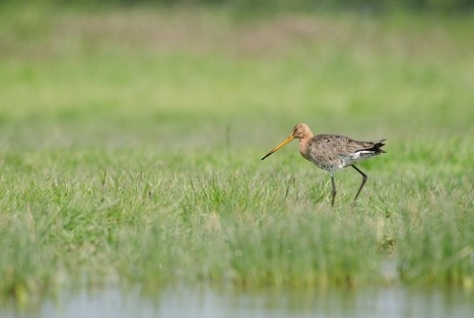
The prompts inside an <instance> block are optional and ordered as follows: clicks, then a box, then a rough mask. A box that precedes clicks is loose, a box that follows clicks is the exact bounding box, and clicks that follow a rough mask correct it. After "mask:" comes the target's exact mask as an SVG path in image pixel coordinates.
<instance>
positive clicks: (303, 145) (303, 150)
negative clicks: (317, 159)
mask: <svg viewBox="0 0 474 319" xmlns="http://www.w3.org/2000/svg"><path fill="white" fill-rule="evenodd" d="M311 137H313V136H308V135H306V136H305V137H303V138H300V141H299V149H300V154H301V156H303V157H304V158H306V159H307V160H308V161H309V160H310V156H309V141H310V139H311Z"/></svg>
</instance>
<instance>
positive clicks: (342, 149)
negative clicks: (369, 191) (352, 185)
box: [262, 123, 385, 206]
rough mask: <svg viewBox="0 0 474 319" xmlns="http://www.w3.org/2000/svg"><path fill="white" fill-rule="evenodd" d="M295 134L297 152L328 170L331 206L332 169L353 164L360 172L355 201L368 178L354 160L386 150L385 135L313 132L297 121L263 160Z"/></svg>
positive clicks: (334, 185)
mask: <svg viewBox="0 0 474 319" xmlns="http://www.w3.org/2000/svg"><path fill="white" fill-rule="evenodd" d="M295 138H297V139H299V140H300V144H299V149H300V154H301V155H302V156H303V157H304V158H306V159H307V160H308V161H310V162H311V163H313V164H315V165H316V166H317V167H319V168H321V169H324V170H326V171H328V172H329V174H331V183H332V201H331V206H334V200H335V199H336V193H337V191H336V184H335V183H334V172H335V171H336V170H339V169H343V168H345V167H347V166H352V167H353V168H354V169H355V170H356V171H357V172H359V174H361V175H362V183H361V184H360V187H359V190H358V191H357V194H356V196H355V198H354V201H355V200H356V199H357V197H358V196H359V194H360V191H361V190H362V188H363V187H364V184H365V182H366V181H367V175H366V174H364V172H362V171H361V170H360V169H358V168H357V167H356V166H355V165H354V163H357V162H361V161H363V160H366V159H368V158H370V157H372V156H375V155H379V154H382V153H385V151H384V150H382V148H381V147H382V146H384V145H385V144H384V141H385V139H383V140H379V141H376V142H363V141H356V140H353V139H351V138H349V137H346V136H342V135H328V134H320V135H313V132H311V129H310V128H309V127H308V125H306V124H304V123H300V124H297V125H296V126H295V127H294V128H293V132H292V133H291V134H290V136H288V138H287V139H286V140H284V141H283V142H281V143H280V144H278V145H277V146H276V147H275V148H274V149H272V150H271V151H270V152H268V154H267V155H265V156H264V157H262V161H263V160H264V159H265V158H267V157H268V156H270V155H272V154H273V153H275V152H276V151H278V150H279V149H280V148H282V147H283V146H285V145H286V144H288V143H289V142H291V141H292V140H293V139H295Z"/></svg>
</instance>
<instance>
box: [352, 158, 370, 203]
mask: <svg viewBox="0 0 474 319" xmlns="http://www.w3.org/2000/svg"><path fill="white" fill-rule="evenodd" d="M351 166H352V167H354V169H355V170H356V171H358V172H359V173H360V175H362V183H361V184H360V187H359V190H358V191H357V194H356V196H355V197H354V201H355V200H356V199H357V197H358V196H359V194H360V191H361V190H362V187H364V184H365V182H367V175H365V174H364V172H362V171H361V170H360V169H358V168H357V167H356V166H355V165H354V164H351Z"/></svg>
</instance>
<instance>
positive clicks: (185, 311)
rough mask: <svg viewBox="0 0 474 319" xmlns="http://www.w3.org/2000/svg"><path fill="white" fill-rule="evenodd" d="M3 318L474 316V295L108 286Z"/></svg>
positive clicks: (4, 312)
mask: <svg viewBox="0 0 474 319" xmlns="http://www.w3.org/2000/svg"><path fill="white" fill-rule="evenodd" d="M0 316H2V317H14V316H36V317H472V316H474V292H472V293H469V292H463V291H460V290H439V289H434V290H433V289H431V290H430V289H424V290H422V289H405V288H400V287H395V288H383V289H364V290H354V291H347V290H331V291H329V292H318V291H312V292H299V291H273V290H271V289H268V290H260V291H258V292H248V291H247V292H243V291H235V290H232V289H213V288H203V287H201V288H200V287H194V288H190V287H178V288H172V289H171V288H170V289H164V290H163V291H161V292H160V293H157V294H152V295H150V294H148V295H143V294H141V293H140V292H139V290H138V289H135V290H131V291H128V292H124V291H123V290H121V289H119V288H117V287H108V288H107V289H102V290H98V291H92V292H81V293H72V294H64V295H61V296H60V297H59V298H57V299H56V300H55V301H45V302H44V303H43V304H42V305H40V306H39V307H37V308H35V309H29V310H19V311H18V310H16V311H15V310H12V309H9V310H8V309H0Z"/></svg>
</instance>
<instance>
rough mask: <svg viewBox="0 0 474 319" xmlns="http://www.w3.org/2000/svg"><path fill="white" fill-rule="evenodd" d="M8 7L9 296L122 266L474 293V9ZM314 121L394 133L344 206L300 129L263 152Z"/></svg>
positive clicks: (0, 227) (193, 277)
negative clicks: (266, 12)
mask: <svg viewBox="0 0 474 319" xmlns="http://www.w3.org/2000/svg"><path fill="white" fill-rule="evenodd" d="M0 19H2V21H6V22H5V23H6V26H7V27H6V28H2V31H0V56H1V59H0V104H1V111H0V133H1V134H0V172H1V173H0V251H1V255H2V258H1V259H0V296H1V297H0V299H1V300H7V299H8V297H11V296H13V297H14V298H16V300H18V301H19V302H20V304H21V303H26V302H30V301H32V300H33V301H35V300H38V299H39V298H40V296H48V295H54V294H56V293H59V292H60V291H61V289H64V288H65V287H72V286H76V287H83V286H85V285H87V286H89V285H91V286H99V285H101V284H107V283H109V282H116V281H119V282H120V283H123V284H124V285H127V284H136V283H138V284H139V285H141V286H142V287H143V288H144V289H148V290H152V291H154V290H157V289H160V288H161V287H163V286H165V285H170V284H173V283H176V282H183V281H184V282H188V283H196V282H206V283H207V282H211V283H215V284H228V283H231V284H234V285H236V286H242V287H250V288H258V287H262V286H273V287H288V286H289V287H299V288H303V287H304V288H316V287H319V288H327V287H332V286H349V287H360V286H364V285H385V284H399V283H401V284H406V285H427V284H431V285H458V286H462V287H465V288H466V289H472V287H473V280H474V257H473V256H474V221H473V213H472V212H473V211H474V210H473V208H474V189H473V182H474V175H473V168H474V166H473V164H472V159H473V158H474V148H473V147H472V137H473V136H474V126H473V125H472V123H474V109H473V103H474V93H473V91H472V87H473V86H474V77H473V74H474V57H473V55H472V51H473V50H474V44H473V42H472V40H471V37H470V34H471V33H472V32H471V30H472V29H473V27H474V25H473V22H472V21H474V20H473V19H469V18H468V17H464V18H459V17H458V18H450V17H444V16H430V15H422V16H411V15H403V14H400V15H395V14H394V15H384V16H381V17H375V16H358V15H353V14H349V13H339V14H327V13H314V14H313V15H307V14H287V15H285V14H278V15H276V16H266V17H264V18H262V19H256V18H253V19H250V20H245V21H240V20H236V19H235V18H232V16H231V15H228V13H227V12H226V11H225V10H224V11H219V10H196V11H192V12H190V11H187V10H186V9H182V8H181V9H179V8H175V9H169V11H163V10H161V9H147V10H144V9H140V8H134V9H129V10H127V11H125V10H123V11H122V10H121V9H113V10H110V11H98V12H87V11H77V10H76V11H74V10H72V9H65V8H62V9H54V8H50V7H34V6H29V7H25V8H22V9H21V10H4V11H2V13H0ZM301 121H305V122H307V123H308V124H309V125H310V126H311V127H312V128H313V131H315V132H317V133H340V134H346V135H350V136H353V137H355V138H359V139H378V138H387V146H386V150H387V152H388V153H387V154H384V155H382V156H380V157H378V158H374V159H371V160H369V161H367V162H365V163H363V164H361V165H360V168H361V169H362V170H364V171H365V172H366V173H367V174H368V175H369V181H368V183H367V184H366V186H365V188H364V190H363V192H362V193H361V195H360V197H359V200H358V202H357V204H356V205H353V203H352V198H353V196H354V195H355V193H356V191H357V188H358V186H359V183H360V176H359V175H358V174H357V172H355V171H354V170H350V169H349V170H345V171H342V172H338V173H337V174H336V183H337V186H338V189H339V193H338V198H337V200H336V205H335V208H334V209H331V208H330V184H329V176H328V174H327V173H325V172H323V171H321V170H319V169H317V168H316V167H314V166H312V165H311V164H310V163H308V162H306V161H305V160H304V159H302V158H301V157H300V155H299V154H298V152H297V150H296V148H297V147H296V145H290V146H287V147H286V148H285V149H284V150H281V151H280V152H278V153H277V154H275V155H273V156H272V157H270V158H268V159H267V160H265V161H264V162H261V161H260V158H261V156H262V155H264V154H265V153H266V152H267V151H268V150H270V149H271V148H272V147H274V146H275V145H276V144H277V143H278V142H280V141H281V140H283V139H284V138H285V137H286V136H287V135H288V134H289V133H290V130H291V128H292V126H293V125H294V124H296V123H297V122H301ZM295 144H296V143H295ZM387 261H389V262H394V263H395V264H396V265H397V268H396V269H397V274H396V276H395V277H393V276H391V277H387V276H386V275H385V274H384V273H383V271H382V268H383V267H382V265H383V264H384V263H385V262H387Z"/></svg>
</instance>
